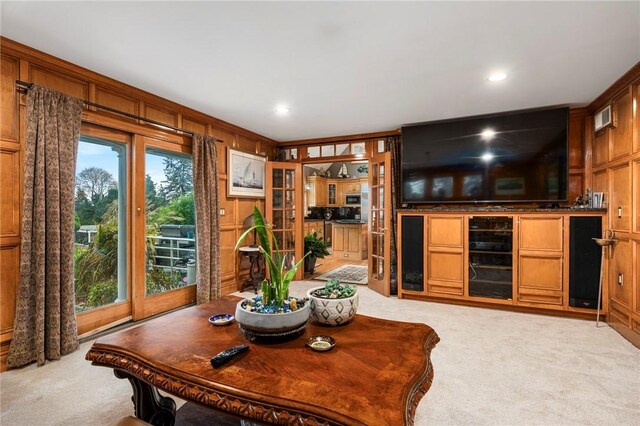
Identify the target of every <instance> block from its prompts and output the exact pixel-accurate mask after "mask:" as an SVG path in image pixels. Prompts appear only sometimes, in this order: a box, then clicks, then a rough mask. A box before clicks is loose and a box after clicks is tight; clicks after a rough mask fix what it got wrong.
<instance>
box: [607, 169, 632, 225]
mask: <svg viewBox="0 0 640 426" xmlns="http://www.w3.org/2000/svg"><path fill="white" fill-rule="evenodd" d="M609 176H610V178H611V183H610V185H611V189H610V194H611V197H610V199H609V212H610V219H611V222H610V225H611V229H613V230H615V231H621V232H630V231H631V217H632V216H631V168H630V166H629V163H625V164H623V165H622V166H620V167H616V168H613V169H611V170H610V173H609Z"/></svg>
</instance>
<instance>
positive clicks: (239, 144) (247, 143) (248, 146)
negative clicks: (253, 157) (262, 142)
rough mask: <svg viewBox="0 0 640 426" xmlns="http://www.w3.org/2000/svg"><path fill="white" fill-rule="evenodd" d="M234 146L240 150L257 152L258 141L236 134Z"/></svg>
mask: <svg viewBox="0 0 640 426" xmlns="http://www.w3.org/2000/svg"><path fill="white" fill-rule="evenodd" d="M235 147H236V148H237V149H240V150H242V151H247V152H251V153H253V154H259V151H258V143H256V141H255V140H252V139H249V138H247V137H245V136H242V135H239V136H238V139H237V141H236V146H235Z"/></svg>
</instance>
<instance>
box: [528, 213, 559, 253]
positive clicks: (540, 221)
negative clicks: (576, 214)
mask: <svg viewBox="0 0 640 426" xmlns="http://www.w3.org/2000/svg"><path fill="white" fill-rule="evenodd" d="M562 223H563V217H562V216H552V217H521V218H520V233H519V236H520V243H519V247H520V250H535V251H538V250H544V251H555V252H562V249H563V247H562V244H563V235H562V229H563V226H562Z"/></svg>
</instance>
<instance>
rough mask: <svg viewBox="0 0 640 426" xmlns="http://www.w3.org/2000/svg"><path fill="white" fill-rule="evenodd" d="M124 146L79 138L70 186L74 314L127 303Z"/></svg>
mask: <svg viewBox="0 0 640 426" xmlns="http://www.w3.org/2000/svg"><path fill="white" fill-rule="evenodd" d="M126 164H127V162H126V146H125V145H122V144H118V143H114V142H107V141H102V140H98V139H92V138H86V137H83V138H81V139H80V142H79V144H78V158H77V162H76V187H75V246H74V256H73V257H74V279H75V280H74V281H75V298H76V312H82V311H87V310H90V309H94V308H98V307H100V306H105V305H109V304H111V303H114V302H116V301H123V300H127V257H126V254H127V228H126V225H127V206H126V199H127V197H126V194H127V190H126V188H127V186H126Z"/></svg>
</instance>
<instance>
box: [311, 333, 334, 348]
mask: <svg viewBox="0 0 640 426" xmlns="http://www.w3.org/2000/svg"><path fill="white" fill-rule="evenodd" d="M335 345H336V339H334V338H333V337H331V336H312V337H309V338H308V339H307V346H309V347H310V348H311V349H313V350H314V351H318V352H325V351H329V350H331V349H333V347H334V346H335Z"/></svg>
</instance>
